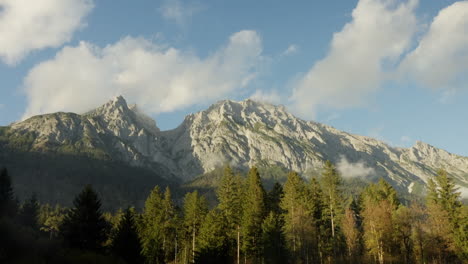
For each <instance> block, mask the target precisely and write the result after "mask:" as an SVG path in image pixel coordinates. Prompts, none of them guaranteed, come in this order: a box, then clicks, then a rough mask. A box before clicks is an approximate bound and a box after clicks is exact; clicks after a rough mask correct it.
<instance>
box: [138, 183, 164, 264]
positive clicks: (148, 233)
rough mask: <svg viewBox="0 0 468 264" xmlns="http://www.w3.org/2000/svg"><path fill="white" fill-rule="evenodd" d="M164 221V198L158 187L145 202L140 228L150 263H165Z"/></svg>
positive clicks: (146, 255)
mask: <svg viewBox="0 0 468 264" xmlns="http://www.w3.org/2000/svg"><path fill="white" fill-rule="evenodd" d="M163 219H164V213H163V197H162V194H161V192H160V190H159V187H158V186H156V187H154V188H153V190H152V191H151V193H150V194H149V196H148V198H147V199H146V201H145V207H144V209H143V215H142V222H141V226H140V236H141V240H142V241H141V242H142V247H143V250H142V252H143V255H144V256H145V258H146V260H147V261H148V262H149V263H157V264H159V263H164V250H163V230H162V222H163Z"/></svg>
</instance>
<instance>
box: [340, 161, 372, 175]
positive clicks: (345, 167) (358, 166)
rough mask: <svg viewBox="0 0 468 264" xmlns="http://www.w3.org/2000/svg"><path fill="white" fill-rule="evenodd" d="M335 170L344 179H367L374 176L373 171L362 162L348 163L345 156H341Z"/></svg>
mask: <svg viewBox="0 0 468 264" xmlns="http://www.w3.org/2000/svg"><path fill="white" fill-rule="evenodd" d="M336 168H337V170H338V171H339V172H340V173H341V175H342V176H343V177H344V178H356V177H367V176H369V175H372V174H375V170H374V169H373V168H369V167H367V166H366V164H364V162H362V161H360V162H356V163H352V162H349V161H348V159H346V157H345V156H341V158H340V161H338V163H337V165H336Z"/></svg>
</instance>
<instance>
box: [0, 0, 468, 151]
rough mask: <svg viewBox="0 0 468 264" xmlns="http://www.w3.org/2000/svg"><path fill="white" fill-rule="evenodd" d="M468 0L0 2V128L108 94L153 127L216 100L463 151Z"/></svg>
mask: <svg viewBox="0 0 468 264" xmlns="http://www.w3.org/2000/svg"><path fill="white" fill-rule="evenodd" d="M465 76H468V1H448V0H437V1H433V0H430V1H429V0H420V1H417V0H348V1H343V0H327V1H299V0H298V1H293V2H291V1H276V0H269V1H264V0H258V1H244V0H237V1H221V0H213V1H182V0H163V1H155V0H151V1H150V0H139V1H128V0H35V1H29V0H0V80H1V81H0V126H2V125H3V126H5V125H8V124H10V123H12V122H16V121H20V120H24V119H26V118H28V117H30V116H32V115H37V114H43V113H50V112H57V111H65V112H76V113H83V112H86V111H88V110H91V109H93V108H95V107H97V106H99V105H101V104H103V103H105V102H106V101H108V100H110V99H111V98H113V97H114V96H117V95H123V96H124V97H125V98H126V99H127V101H128V102H129V103H137V104H138V105H139V107H140V108H141V109H143V110H144V111H145V112H146V113H148V114H149V115H151V116H152V117H154V118H155V120H156V122H157V124H158V127H160V128H161V129H162V130H167V129H172V128H175V127H177V126H178V125H179V124H180V123H181V122H182V121H183V118H184V116H185V115H187V114H189V113H193V112H197V111H200V110H203V109H206V108H207V107H208V106H209V105H211V104H213V103H215V102H217V101H219V100H223V99H232V100H244V99H247V98H252V99H255V100H259V101H264V102H269V103H273V104H282V105H285V106H286V107H287V108H288V109H289V111H291V112H292V113H294V114H295V115H296V116H298V117H300V118H302V119H305V120H313V121H316V122H321V123H325V124H327V125H331V126H333V127H335V128H337V129H340V130H344V131H347V132H350V133H354V134H359V135H365V136H371V137H374V138H378V139H381V140H383V141H385V142H387V143H388V144H390V145H392V146H398V147H410V146H412V145H413V144H414V143H415V142H416V141H417V140H420V141H424V142H426V143H428V144H431V145H433V146H436V147H439V148H443V149H445V150H447V151H449V152H452V153H456V154H460V155H464V156H468V140H466V135H468V122H466V114H468V104H467V103H466V102H468V85H467V84H468V80H467V77H465Z"/></svg>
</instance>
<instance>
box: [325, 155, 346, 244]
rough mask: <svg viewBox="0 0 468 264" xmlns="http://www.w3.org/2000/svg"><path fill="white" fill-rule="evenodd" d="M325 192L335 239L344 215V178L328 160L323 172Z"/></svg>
mask: <svg viewBox="0 0 468 264" xmlns="http://www.w3.org/2000/svg"><path fill="white" fill-rule="evenodd" d="M322 184H323V192H324V197H325V204H326V212H327V214H328V216H329V219H330V225H331V236H332V238H333V239H335V236H336V230H337V229H338V227H337V224H338V223H339V219H340V217H341V216H342V215H343V198H342V197H341V190H340V188H341V184H342V180H341V177H340V175H339V174H338V171H337V170H336V168H335V166H333V164H332V163H331V162H330V161H327V162H326V163H325V166H324V171H323V174H322Z"/></svg>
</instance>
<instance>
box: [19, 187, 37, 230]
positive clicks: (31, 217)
mask: <svg viewBox="0 0 468 264" xmlns="http://www.w3.org/2000/svg"><path fill="white" fill-rule="evenodd" d="M18 219H19V221H20V223H21V224H22V225H25V226H28V227H30V228H32V229H33V230H39V228H38V219H39V203H38V202H37V198H36V195H35V194H33V195H32V196H31V198H30V199H29V200H27V201H26V202H25V203H24V204H23V206H22V207H21V209H20V211H19V214H18Z"/></svg>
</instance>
